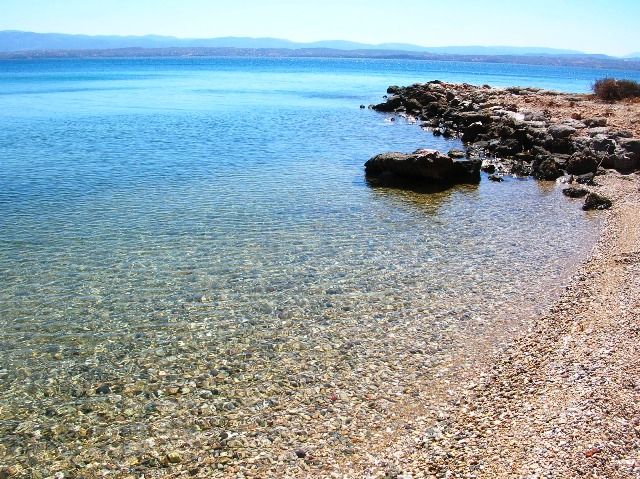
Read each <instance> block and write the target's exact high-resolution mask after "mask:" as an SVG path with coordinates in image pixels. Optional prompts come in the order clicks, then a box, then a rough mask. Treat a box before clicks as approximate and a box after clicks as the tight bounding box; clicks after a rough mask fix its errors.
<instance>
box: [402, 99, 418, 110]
mask: <svg viewBox="0 0 640 479" xmlns="http://www.w3.org/2000/svg"><path fill="white" fill-rule="evenodd" d="M404 106H405V108H406V109H407V111H408V112H410V113H420V112H421V111H422V105H421V104H420V102H419V101H418V100H416V99H415V98H409V99H408V100H407V101H405V102H404Z"/></svg>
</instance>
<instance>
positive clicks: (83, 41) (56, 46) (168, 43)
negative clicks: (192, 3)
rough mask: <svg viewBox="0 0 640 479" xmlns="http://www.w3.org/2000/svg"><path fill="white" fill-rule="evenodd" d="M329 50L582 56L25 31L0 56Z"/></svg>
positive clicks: (1, 38) (7, 40) (5, 40)
mask: <svg viewBox="0 0 640 479" xmlns="http://www.w3.org/2000/svg"><path fill="white" fill-rule="evenodd" d="M171 47H176V48H278V49H280V48H288V49H299V48H328V49H333V50H394V51H407V52H428V53H437V54H446V55H566V54H580V53H581V52H578V51H574V50H560V49H553V48H536V47H531V48H530V47H506V46H494V47H481V46H455V47H423V46H419V45H411V44H405V43H384V44H380V45H369V44H365V43H356V42H349V41H342V40H326V41H319V42H311V43H296V42H292V41H289V40H283V39H279V38H247V37H220V38H203V39H185V38H175V37H163V36H155V35H147V36H141V37H135V36H129V37H123V36H89V35H67V34H61V33H33V32H22V31H14V30H7V31H0V52H18V51H30V50H101V49H115V48H171Z"/></svg>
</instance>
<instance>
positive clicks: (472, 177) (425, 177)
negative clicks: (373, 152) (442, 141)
mask: <svg viewBox="0 0 640 479" xmlns="http://www.w3.org/2000/svg"><path fill="white" fill-rule="evenodd" d="M481 163H482V162H481V161H480V160H476V159H460V160H457V159H456V160H454V159H453V158H450V157H449V156H446V155H443V154H442V153H440V152H439V151H436V150H417V151H415V152H414V153H411V154H404V153H383V154H380V155H377V156H374V157H373V158H371V159H370V160H369V161H367V162H366V163H365V173H366V175H367V176H369V177H378V178H379V179H381V180H383V181H384V180H385V177H386V179H391V178H390V177H395V179H404V180H406V181H408V182H422V183H425V182H426V183H439V184H453V183H477V182H479V181H480V165H481Z"/></svg>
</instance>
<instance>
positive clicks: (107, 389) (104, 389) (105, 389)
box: [96, 383, 111, 394]
mask: <svg viewBox="0 0 640 479" xmlns="http://www.w3.org/2000/svg"><path fill="white" fill-rule="evenodd" d="M96 394H111V386H109V385H108V384H106V383H105V384H101V385H100V386H98V387H97V388H96Z"/></svg>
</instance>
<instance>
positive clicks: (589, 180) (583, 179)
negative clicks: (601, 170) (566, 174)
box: [573, 173, 596, 185]
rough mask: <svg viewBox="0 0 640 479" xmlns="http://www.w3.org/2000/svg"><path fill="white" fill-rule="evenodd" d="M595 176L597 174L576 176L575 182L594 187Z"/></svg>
mask: <svg viewBox="0 0 640 479" xmlns="http://www.w3.org/2000/svg"><path fill="white" fill-rule="evenodd" d="M595 176H596V175H595V173H585V174H584V175H575V176H574V177H573V180H574V181H575V182H576V183H578V184H580V185H594V184H595V183H594V182H593V179H594V178H595Z"/></svg>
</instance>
